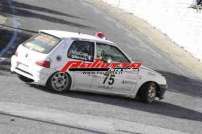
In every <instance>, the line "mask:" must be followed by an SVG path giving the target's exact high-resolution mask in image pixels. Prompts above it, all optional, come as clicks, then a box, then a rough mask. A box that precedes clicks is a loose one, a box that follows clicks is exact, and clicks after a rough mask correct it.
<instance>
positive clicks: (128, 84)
mask: <svg viewBox="0 0 202 134" xmlns="http://www.w3.org/2000/svg"><path fill="white" fill-rule="evenodd" d="M96 58H97V59H100V60H103V61H105V62H106V61H108V60H109V61H111V62H113V63H129V62H130V60H129V59H128V58H127V56H126V55H125V54H124V53H123V52H122V51H121V50H120V49H119V48H118V47H116V46H113V45H109V44H104V43H96ZM137 76H138V70H125V71H119V70H117V71H111V72H110V71H108V72H107V71H103V72H100V73H96V74H95V75H94V76H93V77H94V78H95V79H96V83H94V84H93V85H92V86H93V87H95V88H96V90H98V91H99V92H105V93H112V94H131V93H132V89H134V88H135V86H136V82H137Z"/></svg>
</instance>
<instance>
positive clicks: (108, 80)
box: [11, 30, 167, 103]
mask: <svg viewBox="0 0 202 134" xmlns="http://www.w3.org/2000/svg"><path fill="white" fill-rule="evenodd" d="M100 37H101V36H100ZM100 37H96V36H91V35H86V34H81V33H72V32H65V31H56V30H41V31H39V34H37V35H35V36H33V37H32V38H30V39H29V40H27V41H25V42H24V43H22V44H21V45H19V47H18V48H17V50H16V53H15V55H13V56H12V58H11V72H15V73H17V74H18V76H19V78H20V79H21V80H22V81H24V82H29V83H34V84H38V85H42V86H46V87H47V88H49V89H52V90H54V91H57V92H65V91H68V90H79V91H87V92H94V93H102V94H111V95H121V96H127V97H131V98H139V99H141V100H143V101H145V102H148V103H151V102H153V101H154V100H155V98H156V97H158V98H159V99H162V98H163V96H164V93H165V91H166V89H167V83H166V79H165V78H164V77H163V76H162V75H161V74H159V73H157V72H156V71H153V70H151V69H149V68H146V67H144V66H141V67H140V68H139V69H126V70H123V71H117V72H113V73H108V75H106V74H107V73H106V71H105V72H103V71H101V72H100V70H99V71H96V70H94V71H91V70H80V71H75V70H74V71H71V70H70V71H66V73H64V72H61V71H60V69H61V68H62V67H63V66H64V65H65V64H66V63H67V61H83V62H85V63H90V62H94V60H95V59H98V58H99V59H103V61H109V62H127V63H131V62H132V60H131V59H130V58H129V57H128V56H127V55H126V54H125V53H124V52H123V51H122V50H121V49H120V48H119V47H118V46H117V45H116V44H115V43H113V42H111V41H108V40H106V39H103V38H100Z"/></svg>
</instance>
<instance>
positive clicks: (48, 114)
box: [0, 102, 185, 134]
mask: <svg viewBox="0 0 202 134" xmlns="http://www.w3.org/2000/svg"><path fill="white" fill-rule="evenodd" d="M0 113H4V114H10V115H14V116H18V117H23V118H28V119H34V120H39V121H45V122H52V123H56V124H61V125H67V126H71V127H76V128H81V129H87V130H91V131H97V132H101V133H110V134H117V133H122V134H124V133H140V134H185V133H183V132H180V131H175V130H170V129H166V128H161V127H156V126H150V125H144V124H140V123H136V122H129V121H124V120H118V119H113V118H105V117H97V116H92V115H84V114H75V113H70V112H66V111H59V110H54V109H49V108H44V107H36V106H31V105H25V104H18V103H9V102H0Z"/></svg>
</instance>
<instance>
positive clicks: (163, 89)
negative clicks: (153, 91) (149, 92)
mask: <svg viewBox="0 0 202 134" xmlns="http://www.w3.org/2000/svg"><path fill="white" fill-rule="evenodd" d="M166 90H168V85H159V90H158V92H157V97H158V98H159V99H163V98H164V94H165V92H166Z"/></svg>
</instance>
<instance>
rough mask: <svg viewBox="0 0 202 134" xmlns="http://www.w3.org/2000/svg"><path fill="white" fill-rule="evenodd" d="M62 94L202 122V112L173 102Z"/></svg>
mask: <svg viewBox="0 0 202 134" xmlns="http://www.w3.org/2000/svg"><path fill="white" fill-rule="evenodd" d="M32 87H35V88H36V89H38V90H43V91H46V92H48V93H52V94H57V93H55V92H52V91H51V90H49V89H47V88H45V87H41V86H36V85H32ZM60 95H62V96H66V97H72V98H78V99H86V100H89V101H94V102H98V103H103V104H107V105H113V106H120V107H124V108H129V109H134V110H139V111H144V112H149V113H154V114H159V115H164V116H168V117H174V118H181V119H187V120H193V121H200V122H202V113H201V112H198V111H195V110H192V109H188V108H185V107H182V106H178V105H174V104H171V103H167V102H163V101H155V102H154V103H152V104H146V103H142V102H139V101H137V100H134V99H130V98H123V97H118V96H110V95H99V94H93V93H84V92H76V91H70V92H67V93H65V94H60Z"/></svg>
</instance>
